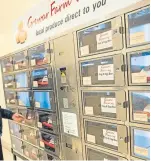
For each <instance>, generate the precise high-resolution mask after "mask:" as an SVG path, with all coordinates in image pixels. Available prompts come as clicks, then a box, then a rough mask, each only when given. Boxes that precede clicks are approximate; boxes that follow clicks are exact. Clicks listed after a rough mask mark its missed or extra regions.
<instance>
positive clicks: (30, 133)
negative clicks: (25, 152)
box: [21, 126, 38, 145]
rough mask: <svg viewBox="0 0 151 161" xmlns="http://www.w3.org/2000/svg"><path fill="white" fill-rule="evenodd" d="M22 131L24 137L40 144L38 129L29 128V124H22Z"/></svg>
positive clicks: (32, 142) (34, 143)
mask: <svg viewBox="0 0 151 161" xmlns="http://www.w3.org/2000/svg"><path fill="white" fill-rule="evenodd" d="M21 129H22V130H21V131H22V139H23V140H25V141H27V142H29V143H31V144H33V145H37V144H38V136H37V135H38V134H37V130H35V129H33V128H29V127H27V126H21Z"/></svg>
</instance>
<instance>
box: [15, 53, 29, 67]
mask: <svg viewBox="0 0 151 161" xmlns="http://www.w3.org/2000/svg"><path fill="white" fill-rule="evenodd" d="M13 62H14V70H21V69H26V68H27V67H28V56H27V53H26V52H24V51H23V52H20V53H17V54H15V55H14V57H13Z"/></svg>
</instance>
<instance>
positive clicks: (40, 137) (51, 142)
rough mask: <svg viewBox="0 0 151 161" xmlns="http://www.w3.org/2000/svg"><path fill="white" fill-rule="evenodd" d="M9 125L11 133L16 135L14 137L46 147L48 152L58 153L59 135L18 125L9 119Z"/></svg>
mask: <svg viewBox="0 0 151 161" xmlns="http://www.w3.org/2000/svg"><path fill="white" fill-rule="evenodd" d="M9 127H10V133H11V135H13V136H16V137H17V138H16V139H18V140H19V139H22V140H24V141H26V142H28V143H30V144H32V145H35V146H38V147H41V148H42V149H46V150H47V151H49V152H50V153H53V154H55V155H57V156H58V155H59V146H60V145H59V135H54V134H52V133H50V132H48V131H47V132H45V131H42V130H37V129H33V128H30V127H27V126H24V125H19V124H16V123H15V122H11V121H9ZM12 144H13V140H12ZM20 148H21V147H20Z"/></svg>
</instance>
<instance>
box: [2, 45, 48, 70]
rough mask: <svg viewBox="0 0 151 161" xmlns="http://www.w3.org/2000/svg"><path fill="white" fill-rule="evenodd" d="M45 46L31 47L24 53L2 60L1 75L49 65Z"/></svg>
mask: <svg viewBox="0 0 151 161" xmlns="http://www.w3.org/2000/svg"><path fill="white" fill-rule="evenodd" d="M47 48H49V47H47V45H46V44H41V45H39V46H36V47H33V48H31V49H29V50H28V51H27V52H26V51H21V52H19V53H16V54H14V55H12V56H9V57H7V58H5V59H3V60H2V71H3V73H7V72H13V71H18V70H22V69H27V68H28V67H29V65H30V66H31V67H35V66H41V65H45V64H50V59H51V55H50V51H49V50H47Z"/></svg>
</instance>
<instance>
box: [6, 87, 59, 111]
mask: <svg viewBox="0 0 151 161" xmlns="http://www.w3.org/2000/svg"><path fill="white" fill-rule="evenodd" d="M5 99H6V104H7V105H8V106H9V105H15V106H20V107H26V108H31V109H33V108H35V109H40V110H47V111H52V112H55V111H56V101H55V97H54V92H53V91H48V90H47V91H46V90H45V91H41V90H37V91H5Z"/></svg>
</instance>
